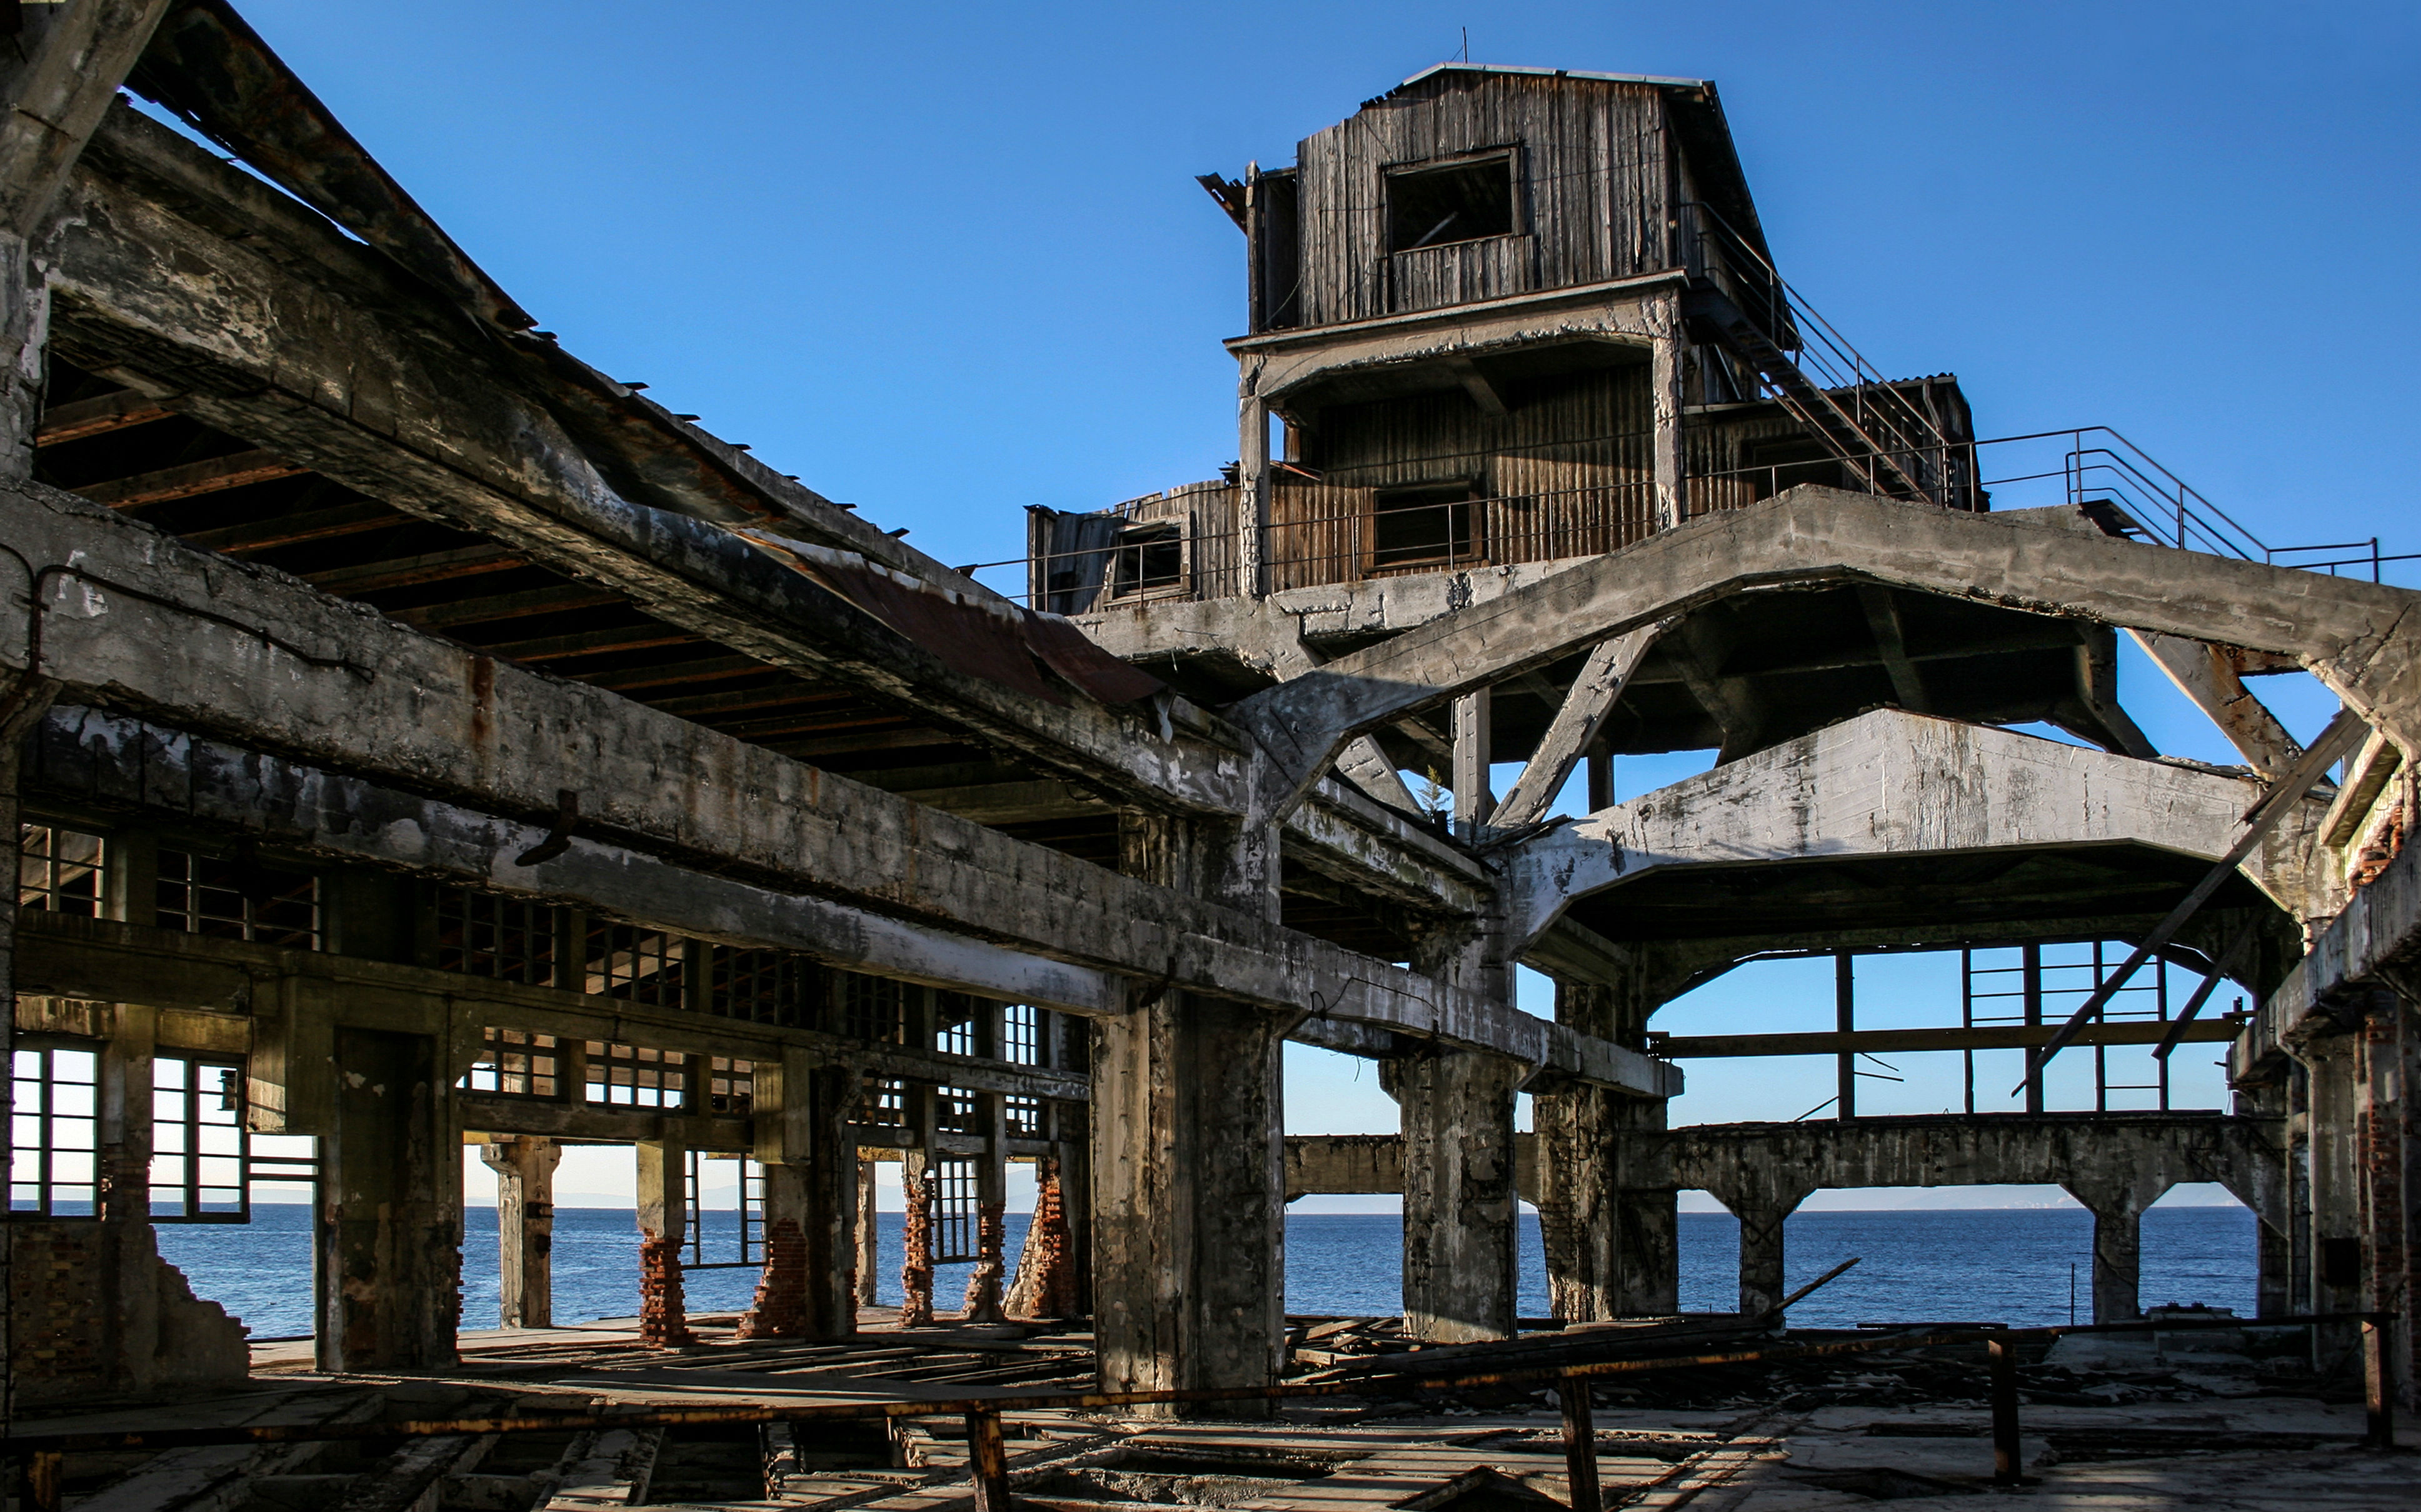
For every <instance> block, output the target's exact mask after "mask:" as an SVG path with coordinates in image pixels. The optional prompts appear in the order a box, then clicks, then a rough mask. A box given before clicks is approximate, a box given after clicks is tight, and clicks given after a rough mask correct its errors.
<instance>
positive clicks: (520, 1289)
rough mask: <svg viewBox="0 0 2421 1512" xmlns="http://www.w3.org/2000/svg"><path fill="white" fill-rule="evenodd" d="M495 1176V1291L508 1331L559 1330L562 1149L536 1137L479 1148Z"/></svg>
mask: <svg viewBox="0 0 2421 1512" xmlns="http://www.w3.org/2000/svg"><path fill="white" fill-rule="evenodd" d="M479 1159H480V1160H482V1161H486V1162H487V1165H488V1168H489V1169H490V1170H492V1171H493V1172H495V1173H496V1265H497V1270H498V1286H497V1291H496V1302H497V1312H498V1314H499V1321H500V1322H501V1323H502V1324H503V1326H505V1327H506V1328H553V1327H554V1168H555V1167H556V1166H557V1165H558V1164H560V1163H562V1161H563V1147H562V1146H559V1145H557V1144H555V1142H554V1140H551V1139H546V1138H543V1137H540V1136H539V1135H535V1134H522V1135H510V1134H507V1135H500V1136H498V1137H496V1138H494V1139H492V1140H490V1141H489V1142H488V1143H487V1144H485V1145H482V1146H479Z"/></svg>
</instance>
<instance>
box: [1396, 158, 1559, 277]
mask: <svg viewBox="0 0 2421 1512" xmlns="http://www.w3.org/2000/svg"><path fill="white" fill-rule="evenodd" d="M1491 163H1496V164H1503V165H1504V168H1505V229H1503V230H1501V231H1482V232H1479V233H1478V234H1476V235H1474V236H1458V237H1454V238H1452V239H1450V240H1448V241H1444V242H1431V241H1424V242H1417V243H1414V244H1409V245H1401V246H1399V245H1398V244H1397V234H1398V227H1397V225H1396V217H1397V214H1398V211H1399V210H1400V209H1401V208H1402V207H1401V203H1400V201H1399V200H1398V190H1397V186H1398V184H1399V183H1402V182H1403V181H1404V180H1406V179H1420V178H1426V177H1429V176H1433V175H1434V176H1443V175H1445V174H1449V173H1459V172H1462V171H1464V170H1467V169H1471V168H1476V167H1479V166H1482V165H1483V164H1491ZM1379 183H1380V191H1381V193H1380V200H1381V204H1382V207H1383V214H1382V219H1381V221H1380V228H1379V235H1380V244H1381V247H1382V251H1383V253H1384V255H1385V256H1387V257H1403V256H1405V255H1407V254H1409V253H1415V252H1433V251H1436V250H1437V249H1438V248H1440V247H1455V246H1468V245H1469V244H1471V243H1472V242H1492V241H1497V240H1500V239H1505V238H1510V237H1517V236H1523V235H1525V234H1526V233H1527V230H1528V223H1529V206H1528V205H1527V204H1526V203H1525V201H1524V197H1523V183H1522V148H1521V144H1519V143H1513V142H1508V143H1505V144H1503V145H1501V146H1497V147H1483V148H1472V149H1471V150H1470V151H1468V152H1449V153H1445V154H1443V155H1441V156H1438V157H1433V158H1420V159H1417V160H1414V161H1411V162H1405V163H1389V164H1382V165H1381V166H1380V169H1379ZM1430 234H1431V235H1434V234H1435V233H1434V232H1431V233H1430Z"/></svg>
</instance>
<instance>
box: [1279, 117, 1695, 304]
mask: <svg viewBox="0 0 2421 1512" xmlns="http://www.w3.org/2000/svg"><path fill="white" fill-rule="evenodd" d="M1663 111H1664V107H1663V99H1662V97H1661V96H1660V94H1659V92H1658V91H1657V90H1656V89H1655V88H1654V87H1652V86H1646V85H1626V84H1609V83H1604V82H1597V81H1589V80H1582V79H1555V78H1531V77H1509V76H1504V75H1474V74H1440V75H1437V76H1435V77H1433V78H1431V79H1429V80H1426V81H1424V82H1423V83H1422V84H1421V85H1420V86H1418V87H1416V88H1415V89H1413V90H1411V91H1408V92H1406V93H1404V94H1402V95H1400V96H1399V97H1398V98H1396V99H1392V100H1388V101H1382V102H1379V103H1374V104H1372V105H1370V106H1368V107H1367V108H1365V109H1364V110H1363V111H1362V112H1361V113H1359V114H1358V115H1356V116H1354V117H1352V118H1351V119H1350V120H1347V121H1343V122H1341V123H1339V124H1338V125H1335V126H1332V127H1330V128H1329V129H1328V130H1326V131H1324V132H1319V133H1317V134H1315V135H1313V136H1310V137H1308V138H1306V139H1304V142H1303V144H1302V148H1301V163H1300V168H1299V177H1300V182H1301V185H1302V205H1301V214H1302V247H1303V264H1302V275H1303V294H1302V305H1301V310H1300V313H1299V315H1298V317H1297V318H1298V319H1299V320H1300V321H1301V322H1302V323H1303V324H1305V325H1326V324H1332V323H1334V322H1336V321H1340V320H1367V319H1370V318H1372V317H1374V316H1379V315H1384V314H1387V313H1389V312H1390V310H1393V309H1427V308H1432V307H1434V306H1436V305H1438V304H1449V303H1454V302H1456V301H1457V300H1460V299H1474V298H1492V297H1496V296H1498V295H1502V294H1507V293H1519V292H1523V290H1524V289H1527V288H1569V287H1571V286H1573V285H1577V284H1590V283H1599V282H1602V281H1603V280H1606V279H1609V278H1620V277H1627V276H1629V275H1631V274H1632V273H1647V272H1651V271H1653V270H1655V269H1659V268H1663V267H1666V266H1669V265H1670V257H1669V252H1668V238H1667V234H1666V226H1665V222H1666V219H1667V216H1668V210H1667V207H1666V200H1667V180H1668V170H1667V146H1666V143H1667V135H1666V132H1665V131H1664V114H1663ZM1491 148H1516V149H1517V150H1516V151H1515V154H1514V161H1515V164H1516V169H1517V172H1518V174H1519V177H1520V182H1519V187H1518V192H1517V193H1518V198H1517V204H1516V207H1515V210H1516V215H1517V217H1518V218H1519V225H1520V226H1521V227H1522V228H1523V229H1524V230H1525V231H1526V232H1527V233H1528V234H1527V235H1526V236H1523V235H1516V236H1512V237H1499V238H1492V239H1488V240H1486V241H1482V242H1464V243H1459V244H1457V247H1440V248H1423V249H1421V250H1420V251H1418V252H1414V253H1405V254H1398V255H1396V256H1395V257H1390V256H1389V255H1388V253H1387V250H1386V189H1385V182H1384V179H1385V169H1386V168H1387V167H1388V166H1390V165H1395V164H1413V163H1421V162H1426V161H1429V160H1430V159H1434V158H1441V157H1450V156H1453V155H1456V154H1459V153H1465V152H1476V151H1485V150H1488V149H1491ZM1458 247H1459V248H1460V250H1458V249H1457V248H1458ZM1391 264H1392V265H1393V266H1392V267H1391ZM1472 290H1486V292H1472Z"/></svg>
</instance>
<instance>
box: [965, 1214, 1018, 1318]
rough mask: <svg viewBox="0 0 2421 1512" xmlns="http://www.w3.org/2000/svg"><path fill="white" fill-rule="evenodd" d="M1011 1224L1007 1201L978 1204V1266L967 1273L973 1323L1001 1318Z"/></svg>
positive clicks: (969, 1303)
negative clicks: (1004, 1252) (1002, 1279)
mask: <svg viewBox="0 0 2421 1512" xmlns="http://www.w3.org/2000/svg"><path fill="white" fill-rule="evenodd" d="M1007 1228H1008V1204H1007V1202H1006V1201H1001V1202H978V1203H976V1269H975V1273H974V1274H973V1275H970V1276H969V1277H967V1295H966V1313H965V1317H966V1320H967V1321H968V1322H970V1323H997V1322H999V1321H1000V1317H1001V1314H1000V1290H1001V1275H1002V1273H1003V1270H1004V1269H1005V1267H1004V1266H1003V1265H1002V1255H1003V1251H1004V1250H1005V1248H1006V1245H1007Z"/></svg>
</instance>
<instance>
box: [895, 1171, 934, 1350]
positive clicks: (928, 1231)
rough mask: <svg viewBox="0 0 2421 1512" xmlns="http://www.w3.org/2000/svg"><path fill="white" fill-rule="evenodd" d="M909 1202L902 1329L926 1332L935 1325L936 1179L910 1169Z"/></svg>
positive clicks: (901, 1275) (904, 1226)
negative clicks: (934, 1229) (934, 1197)
mask: <svg viewBox="0 0 2421 1512" xmlns="http://www.w3.org/2000/svg"><path fill="white" fill-rule="evenodd" d="M900 1185H901V1188H902V1190H903V1192H904V1194H905V1196H906V1198H907V1206H908V1212H907V1222H906V1223H905V1224H902V1225H901V1228H902V1233H901V1235H900V1239H901V1240H902V1241H903V1242H902V1248H904V1249H905V1250H906V1252H907V1255H906V1258H905V1260H904V1262H903V1263H902V1264H901V1265H900V1267H899V1290H900V1292H901V1297H900V1301H899V1326H900V1327H901V1328H923V1327H925V1326H926V1325H928V1324H929V1323H931V1322H932V1321H933V1177H931V1176H930V1175H929V1174H926V1173H925V1172H923V1171H921V1170H917V1169H915V1168H914V1167H911V1168H909V1172H908V1179H907V1180H905V1181H902V1182H901V1183H900Z"/></svg>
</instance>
